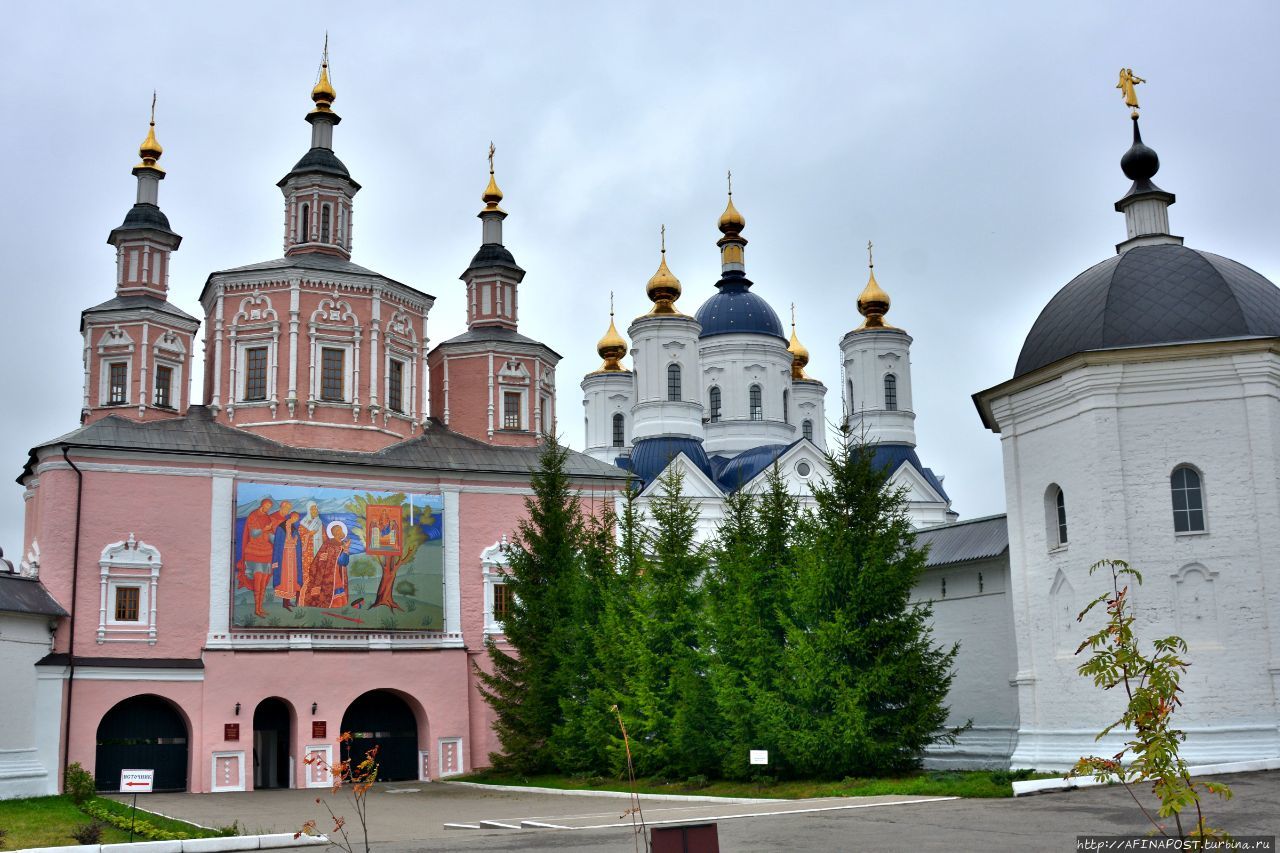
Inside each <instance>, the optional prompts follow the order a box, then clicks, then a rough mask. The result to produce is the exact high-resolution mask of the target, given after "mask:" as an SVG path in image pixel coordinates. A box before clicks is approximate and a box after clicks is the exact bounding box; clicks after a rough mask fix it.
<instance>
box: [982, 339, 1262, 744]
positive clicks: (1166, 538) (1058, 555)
mask: <svg viewBox="0 0 1280 853" xmlns="http://www.w3.org/2000/svg"><path fill="white" fill-rule="evenodd" d="M992 411H993V414H994V415H995V417H996V420H997V422H998V423H999V425H1000V428H1001V439H1002V446H1003V452H1004V464H1005V481H1006V495H1007V499H1008V507H1009V525H1010V558H1011V592H1012V605H1013V613H1014V631H1015V636H1016V637H1017V645H1018V649H1019V658H1020V670H1019V673H1018V676H1017V679H1018V682H1019V684H1020V693H1019V705H1020V726H1021V731H1020V734H1019V744H1018V748H1017V751H1016V753H1015V755H1014V758H1013V763H1014V764H1015V765H1016V766H1034V767H1037V768H1055V767H1062V766H1066V765H1068V764H1070V763H1071V762H1072V761H1074V760H1075V759H1076V758H1078V757H1080V756H1081V755H1085V754H1093V753H1095V752H1098V751H1100V750H1101V751H1103V754H1108V753H1106V752H1105V750H1107V749H1109V748H1110V745H1109V744H1110V742H1108V743H1107V744H1102V745H1095V744H1094V742H1093V735H1094V734H1096V733H1097V732H1098V731H1099V730H1101V729H1102V728H1103V727H1104V726H1105V725H1106V724H1108V723H1109V722H1111V721H1112V720H1114V719H1115V718H1116V717H1117V716H1118V715H1119V713H1120V708H1121V697H1120V696H1119V695H1118V692H1116V691H1113V692H1112V693H1111V694H1106V693H1104V692H1102V691H1100V690H1098V689H1096V688H1094V687H1093V686H1092V684H1091V683H1090V682H1089V681H1088V680H1087V679H1085V678H1083V677H1081V676H1080V675H1079V674H1078V673H1077V672H1076V668H1077V667H1078V665H1079V663H1080V661H1081V658H1078V657H1076V656H1075V654H1074V652H1075V649H1076V647H1077V646H1078V644H1079V643H1080V642H1081V640H1083V638H1084V637H1085V635H1086V633H1087V632H1088V631H1090V630H1091V629H1092V628H1094V627H1095V626H1096V625H1097V624H1098V622H1099V621H1100V620H1099V619H1094V620H1092V621H1091V622H1090V623H1088V624H1086V625H1084V626H1081V625H1079V624H1078V623H1076V622H1075V619H1074V617H1075V614H1076V612H1077V611H1078V610H1080V609H1081V608H1083V606H1084V604H1085V603H1086V602H1087V601H1088V600H1089V599H1091V598H1092V597H1094V596H1095V595H1098V594H1100V593H1102V592H1104V591H1105V590H1106V589H1107V587H1108V584H1109V578H1107V577H1103V576H1099V575H1095V576H1094V577H1092V578H1091V577H1090V576H1089V573H1088V569H1089V566H1090V565H1091V564H1092V563H1093V562H1095V561H1097V560H1099V559H1102V558H1118V559H1124V560H1128V561H1130V562H1131V563H1132V564H1133V565H1134V567H1135V568H1137V569H1139V570H1140V571H1141V572H1142V573H1143V575H1144V578H1145V583H1144V585H1143V586H1142V587H1141V588H1140V589H1137V590H1135V591H1134V593H1133V600H1134V602H1135V605H1136V607H1137V613H1138V622H1137V624H1136V630H1137V631H1138V633H1139V636H1140V637H1142V638H1143V639H1145V640H1147V641H1149V640H1150V639H1152V638H1154V637H1159V636H1165V635H1168V634H1172V633H1179V632H1181V633H1183V634H1185V635H1186V636H1187V637H1188V639H1189V641H1190V644H1191V650H1190V653H1189V659H1190V661H1191V669H1190V671H1189V673H1188V674H1187V676H1186V677H1185V678H1184V681H1183V687H1184V691H1185V692H1184V704H1183V707H1182V708H1181V709H1179V711H1178V714H1177V717H1176V722H1177V725H1178V727H1179V728H1182V729H1184V730H1186V731H1187V733H1188V741H1187V744H1186V747H1185V748H1184V756H1185V757H1187V758H1188V760H1190V761H1191V762H1192V763H1193V764H1194V763H1213V762H1217V761H1227V760H1241V759H1246V758H1261V757H1276V756H1280V733H1278V732H1277V721H1278V717H1277V703H1276V684H1275V682H1276V678H1277V675H1278V674H1280V656H1278V655H1277V644H1278V643H1280V600H1278V598H1277V595H1278V594H1280V577H1277V575H1276V573H1275V571H1274V568H1273V563H1274V558H1273V556H1272V555H1274V554H1276V553H1278V549H1280V495H1278V492H1277V488H1278V480H1277V473H1278V470H1277V459H1280V446H1278V442H1280V358H1278V357H1277V356H1276V355H1274V354H1271V353H1267V352H1253V353H1236V354H1230V353H1228V354H1225V355H1223V356H1207V355H1206V356H1203V357H1195V358H1172V357H1171V358H1169V359H1166V360H1164V361H1146V362H1139V361H1125V360H1119V359H1118V360H1117V361H1116V362H1115V363H1109V364H1107V363H1103V364H1091V365H1085V366H1081V367H1077V368H1076V369H1073V370H1071V371H1069V372H1067V373H1065V374H1064V375H1062V376H1060V377H1057V378H1054V379H1051V380H1049V381H1047V382H1045V383H1042V384H1040V385H1038V386H1035V387H1033V388H1029V389H1026V390H1023V391H1018V392H1016V393H1014V394H1012V395H1011V396H1007V397H1002V398H998V399H996V400H994V401H993V404H992ZM1181 463H1188V464H1191V465H1194V466H1195V467H1196V468H1198V469H1199V470H1200V471H1201V472H1202V476H1203V486H1204V496H1205V502H1206V507H1207V532H1206V533H1204V534H1199V535H1177V534H1175V533H1174V531H1173V520H1172V510H1171V497H1170V489H1169V476H1170V474H1171V472H1172V470H1173V468H1174V467H1175V466H1176V465H1178V464H1181ZM1051 483H1056V484H1057V485H1059V486H1060V487H1061V488H1062V489H1063V492H1064V495H1065V499H1066V508H1067V524H1068V542H1067V544H1066V546H1065V547H1061V548H1054V547H1051V544H1052V540H1051V539H1050V530H1049V528H1048V525H1047V524H1046V512H1045V494H1046V489H1047V488H1048V487H1049V485H1050V484H1051ZM1193 564H1194V565H1197V566H1202V567H1203V570H1204V574H1203V576H1201V575H1200V572H1199V571H1197V572H1196V574H1197V577H1195V578H1192V577H1189V575H1188V573H1187V567H1189V566H1192V565H1193ZM1180 580H1181V581H1182V582H1181V583H1180V582H1179V581H1180ZM1272 626H1277V627H1276V628H1275V629H1273V627H1272Z"/></svg>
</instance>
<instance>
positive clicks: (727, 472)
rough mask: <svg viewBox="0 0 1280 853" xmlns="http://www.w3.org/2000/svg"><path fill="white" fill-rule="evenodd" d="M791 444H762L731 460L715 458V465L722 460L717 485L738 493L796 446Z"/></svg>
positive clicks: (713, 461) (717, 474) (717, 475)
mask: <svg viewBox="0 0 1280 853" xmlns="http://www.w3.org/2000/svg"><path fill="white" fill-rule="evenodd" d="M795 444H796V443H795V442H794V441H793V442H792V443H791V444H762V445H760V446H759V447H753V448H751V449H750V450H744V451H742V452H741V453H739V454H738V455H737V456H734V457H733V458H731V459H724V458H723V457H720V456H717V457H714V458H713V459H712V460H711V461H712V463H713V464H714V463H715V462H716V461H717V460H721V462H720V465H719V466H718V469H719V470H717V471H716V484H717V485H719V486H720V488H722V489H724V490H725V491H726V492H736V491H737V490H738V489H741V488H742V487H743V486H745V485H746V484H747V483H750V482H751V481H752V480H754V479H755V478H756V477H758V476H759V475H760V472H761V471H763V470H764V469H766V468H768V467H769V466H770V465H772V464H773V462H774V460H775V459H777V458H778V457H779V456H781V455H782V454H784V453H786V452H787V451H788V450H790V449H791V448H792V447H794V446H795Z"/></svg>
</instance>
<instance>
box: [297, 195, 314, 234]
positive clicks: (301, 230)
mask: <svg viewBox="0 0 1280 853" xmlns="http://www.w3.org/2000/svg"><path fill="white" fill-rule="evenodd" d="M310 240H311V205H309V204H303V205H302V215H301V216H300V217H298V242H299V243H306V242H309V241H310Z"/></svg>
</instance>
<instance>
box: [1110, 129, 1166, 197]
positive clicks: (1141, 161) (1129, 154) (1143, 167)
mask: <svg viewBox="0 0 1280 853" xmlns="http://www.w3.org/2000/svg"><path fill="white" fill-rule="evenodd" d="M1120 170H1121V171H1122V172H1124V176H1125V177H1126V178H1128V179H1129V180H1131V181H1135V182H1141V181H1149V180H1151V179H1152V178H1154V177H1155V175H1156V172H1158V171H1160V156H1159V155H1158V154H1156V151H1155V149H1154V148H1152V147H1150V146H1149V145H1147V144H1146V143H1144V142H1143V141H1142V131H1140V130H1138V120H1137V119H1134V120H1133V144H1132V145H1130V146H1129V150H1128V151H1126V152H1124V156H1123V157H1121V158H1120Z"/></svg>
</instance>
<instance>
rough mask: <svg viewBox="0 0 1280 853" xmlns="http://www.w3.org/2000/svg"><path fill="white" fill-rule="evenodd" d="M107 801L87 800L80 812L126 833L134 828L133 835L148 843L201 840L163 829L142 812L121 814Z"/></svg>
mask: <svg viewBox="0 0 1280 853" xmlns="http://www.w3.org/2000/svg"><path fill="white" fill-rule="evenodd" d="M107 803H108V801H107V800H103V799H100V798H96V797H95V798H94V799H91V800H86V801H84V802H83V803H81V804H80V811H82V812H84V813H85V814H87V815H88V816H89V817H92V818H97V819H98V820H100V821H103V822H104V823H109V824H111V825H112V826H114V827H116V828H117V829H123V830H125V831H126V832H127V831H129V830H130V828H132V830H133V834H134V835H135V836H137V837H138V838H145V839H147V840H148V841H183V840H185V839H188V838H199V837H200V836H199V835H194V834H192V833H188V832H174V831H171V830H167V829H161V828H160V827H158V826H156V825H155V824H154V823H152V822H151V821H150V820H148V818H149V815H147V814H146V813H145V812H140V813H138V814H137V815H133V814H129V813H124V814H121V813H120V812H118V811H116V810H115V809H113V808H112V807H111V806H110V805H108V804H107Z"/></svg>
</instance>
